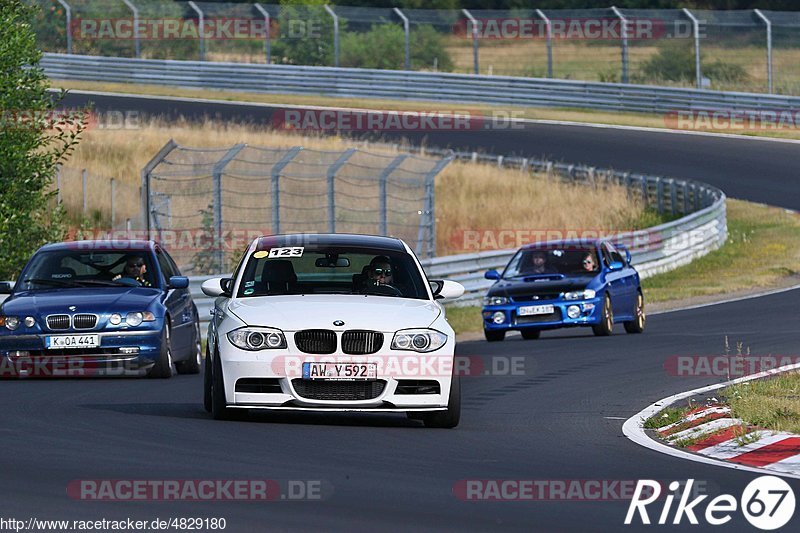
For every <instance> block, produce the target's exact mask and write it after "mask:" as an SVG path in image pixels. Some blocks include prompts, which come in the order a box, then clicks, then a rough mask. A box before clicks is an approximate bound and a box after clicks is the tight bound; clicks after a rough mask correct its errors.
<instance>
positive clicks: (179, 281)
mask: <svg viewBox="0 0 800 533" xmlns="http://www.w3.org/2000/svg"><path fill="white" fill-rule="evenodd" d="M169 288H170V289H188V288H189V278H187V277H186V276H172V277H171V278H169Z"/></svg>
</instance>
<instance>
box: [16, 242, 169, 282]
mask: <svg viewBox="0 0 800 533" xmlns="http://www.w3.org/2000/svg"><path fill="white" fill-rule="evenodd" d="M155 272H156V270H155V267H154V266H153V261H152V256H151V254H150V253H148V252H147V251H144V250H134V251H127V250H122V251H94V250H88V251H87V250H72V249H67V250H52V251H46V252H40V253H38V254H36V255H35V256H34V257H33V259H32V260H31V262H30V264H29V265H28V266H27V267H26V268H25V270H24V271H23V272H22V276H21V277H20V280H19V282H18V283H17V286H16V290H17V291H32V290H43V289H53V288H78V287H125V286H127V287H154V286H156V285H157V283H156V279H155Z"/></svg>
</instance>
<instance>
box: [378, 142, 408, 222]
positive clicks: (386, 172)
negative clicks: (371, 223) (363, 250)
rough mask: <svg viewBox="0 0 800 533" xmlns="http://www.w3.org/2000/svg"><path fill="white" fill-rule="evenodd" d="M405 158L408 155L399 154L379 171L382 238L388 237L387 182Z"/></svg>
mask: <svg viewBox="0 0 800 533" xmlns="http://www.w3.org/2000/svg"><path fill="white" fill-rule="evenodd" d="M407 157H408V154H401V155H398V156H397V157H395V158H394V160H392V162H391V163H389V164H388V165H387V166H386V168H384V169H383V170H382V171H381V175H380V176H379V177H378V183H379V187H380V192H379V193H378V196H379V197H380V202H381V207H380V211H381V223H380V234H381V235H383V236H384V237H385V236H387V235H389V210H388V202H387V183H388V181H389V176H390V175H391V173H392V172H394V171H395V170H396V169H397V167H399V166H400V165H402V164H403V161H405V160H406V158H407Z"/></svg>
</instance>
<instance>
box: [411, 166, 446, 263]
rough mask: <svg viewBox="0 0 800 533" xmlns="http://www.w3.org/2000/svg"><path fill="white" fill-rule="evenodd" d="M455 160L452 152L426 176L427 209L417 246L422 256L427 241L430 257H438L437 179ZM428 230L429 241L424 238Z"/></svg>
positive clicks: (422, 217)
mask: <svg viewBox="0 0 800 533" xmlns="http://www.w3.org/2000/svg"><path fill="white" fill-rule="evenodd" d="M454 158H455V155H453V153H452V152H451V153H450V155H448V156H447V157H445V158H443V159H441V160H439V161H437V162H436V164H435V165H434V166H433V168H432V169H431V170H430V171H429V172H428V173H427V174H426V175H425V207H424V211H423V212H422V215H421V216H420V218H419V231H418V232H417V246H416V254H417V255H421V254H422V245H423V243H425V240H427V245H428V257H436V212H435V210H436V202H435V201H434V200H435V198H434V195H435V194H436V188H435V187H434V185H435V181H434V180H435V179H436V176H437V174H439V173H440V172H441V171H442V170H444V168H445V167H446V166H447V165H449V164H450V162H451V161H452V160H453V159H454ZM425 230H427V233H428V236H427V239H425V238H424V232H425Z"/></svg>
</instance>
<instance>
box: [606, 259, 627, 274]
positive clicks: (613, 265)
mask: <svg viewBox="0 0 800 533" xmlns="http://www.w3.org/2000/svg"><path fill="white" fill-rule="evenodd" d="M623 268H625V265H623V264H622V263H620V262H619V261H614V262H613V263H611V264H610V265H608V269H609V270H610V271H611V272H614V271H615V270H622V269H623Z"/></svg>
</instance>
